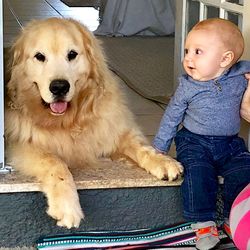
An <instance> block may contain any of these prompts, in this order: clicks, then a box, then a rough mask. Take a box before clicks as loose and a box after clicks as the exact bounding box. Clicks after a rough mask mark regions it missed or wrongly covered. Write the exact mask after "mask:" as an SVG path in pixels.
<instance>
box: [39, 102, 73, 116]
mask: <svg viewBox="0 0 250 250" xmlns="http://www.w3.org/2000/svg"><path fill="white" fill-rule="evenodd" d="M42 104H43V105H44V106H45V107H46V108H49V109H50V111H51V114H52V115H63V114H64V113H65V112H66V111H67V109H68V107H69V102H66V101H55V102H52V103H47V102H45V101H44V100H43V99H42Z"/></svg>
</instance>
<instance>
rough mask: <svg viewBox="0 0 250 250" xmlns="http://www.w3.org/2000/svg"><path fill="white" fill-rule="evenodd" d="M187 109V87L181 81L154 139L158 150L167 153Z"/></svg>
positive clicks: (154, 144) (154, 145)
mask: <svg viewBox="0 0 250 250" xmlns="http://www.w3.org/2000/svg"><path fill="white" fill-rule="evenodd" d="M186 109H187V101H186V98H185V89H184V85H183V84H182V83H180V84H179V86H178V88H177V90H176V92H175V94H174V96H173V97H172V98H171V100H170V102H169V104H168V106H167V108H166V110H165V112H164V115H163V117H162V119H161V122H160V126H159V129H158V132H157V134H156V136H155V137H154V140H153V147H154V148H155V149H156V150H157V151H158V152H161V153H167V152H168V151H169V148H170V146H171V143H172V140H173V138H174V137H175V135H176V131H177V129H178V126H179V124H180V123H181V122H182V120H183V116H184V113H185V111H186Z"/></svg>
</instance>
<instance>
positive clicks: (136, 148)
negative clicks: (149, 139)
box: [118, 131, 183, 181]
mask: <svg viewBox="0 0 250 250" xmlns="http://www.w3.org/2000/svg"><path fill="white" fill-rule="evenodd" d="M121 138H122V139H121V140H120V143H119V149H118V151H119V153H122V154H124V155H126V156H128V157H129V158H131V159H132V160H133V161H135V162H136V163H137V164H138V165H139V166H140V167H142V168H144V169H145V170H146V171H147V172H148V173H151V174H152V175H154V176H156V177H157V178H158V179H162V180H169V181H173V180H175V179H177V178H178V176H180V175H181V174H182V172H183V167H182V165H181V164H180V163H179V162H178V161H176V160H174V159H173V158H172V157H170V156H167V155H163V154H160V153H157V152H156V150H155V149H154V148H153V147H151V146H149V145H147V143H146V142H145V139H144V138H143V136H142V135H141V134H140V133H138V132H137V131H130V132H128V133H126V134H124V135H123V136H122V137H121Z"/></svg>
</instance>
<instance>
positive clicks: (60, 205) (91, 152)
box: [5, 18, 183, 228]
mask: <svg viewBox="0 0 250 250" xmlns="http://www.w3.org/2000/svg"><path fill="white" fill-rule="evenodd" d="M10 58H11V59H10V80H9V81H8V83H7V90H6V92H7V98H6V100H7V101H6V104H5V107H6V111H5V137H6V142H7V143H6V144H7V150H6V158H7V163H8V164H10V165H12V166H14V167H15V169H17V170H18V171H20V172H21V173H23V174H25V175H27V176H32V177H35V178H36V180H38V181H39V183H40V185H41V190H42V191H43V192H44V194H45V195H46V197H47V202H48V209H47V213H48V215H50V216H51V217H53V218H54V219H55V220H56V221H57V225H58V226H62V227H67V228H72V227H78V226H79V224H80V221H81V219H83V218H84V214H83V212H82V209H81V206H80V203H79V197H78V194H77V189H76V186H75V183H74V180H73V177H72V174H71V172H70V168H71V167H75V168H84V166H85V165H87V164H90V165H91V164H95V163H97V162H98V159H100V158H103V157H104V158H111V159H117V158H119V157H120V156H122V157H126V158H127V159H130V160H131V161H132V162H134V163H136V164H137V165H138V166H139V167H141V168H143V169H145V170H146V171H147V172H148V173H150V174H152V175H154V176H156V177H157V178H159V179H168V180H169V181H172V180H175V179H176V178H178V176H179V175H181V174H182V171H183V168H182V166H181V164H180V163H178V162H177V161H176V160H174V159H173V158H171V157H169V156H166V155H163V154H160V153H157V152H156V151H155V149H153V148H152V147H151V146H150V145H149V144H148V142H147V141H146V139H145V137H144V136H143V134H142V132H141V130H140V129H139V128H138V126H137V125H136V123H135V121H134V117H133V115H132V113H131V111H130V110H129V109H128V106H127V103H126V101H125V98H124V95H123V93H122V91H121V90H120V88H119V85H118V84H117V83H116V80H115V78H114V76H113V75H112V74H111V72H110V71H109V69H108V67H107V64H106V61H105V56H104V53H103V51H102V48H101V45H100V44H99V41H98V40H97V39H96V38H95V37H94V35H93V34H92V33H91V32H90V31H88V29H87V28H86V27H85V26H84V25H82V24H80V23H79V22H77V21H76V20H73V19H61V18H49V19H44V20H34V21H31V22H30V23H29V24H28V25H27V26H26V27H25V28H24V29H23V31H22V32H21V34H20V35H19V36H18V37H17V39H16V41H15V42H14V44H13V46H12V48H11V57H10Z"/></svg>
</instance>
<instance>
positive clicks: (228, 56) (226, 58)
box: [220, 50, 234, 68]
mask: <svg viewBox="0 0 250 250" xmlns="http://www.w3.org/2000/svg"><path fill="white" fill-rule="evenodd" d="M233 60H234V52H233V51H231V50H229V51H226V52H225V53H224V54H223V55H222V59H221V63H220V66H221V67H222V68H226V67H227V66H228V65H230V64H232V62H233Z"/></svg>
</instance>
